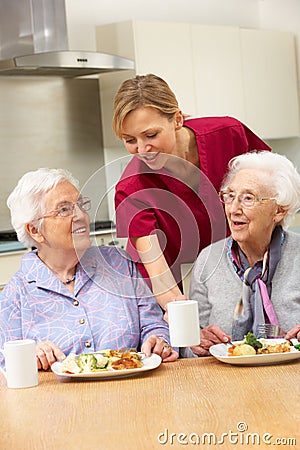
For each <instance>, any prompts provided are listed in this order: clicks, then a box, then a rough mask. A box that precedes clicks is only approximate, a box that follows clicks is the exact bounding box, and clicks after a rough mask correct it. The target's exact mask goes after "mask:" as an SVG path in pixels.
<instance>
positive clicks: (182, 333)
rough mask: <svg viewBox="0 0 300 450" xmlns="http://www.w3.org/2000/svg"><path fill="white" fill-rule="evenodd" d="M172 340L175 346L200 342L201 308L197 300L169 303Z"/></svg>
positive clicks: (186, 345) (187, 345) (188, 345)
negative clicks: (199, 308)
mask: <svg viewBox="0 0 300 450" xmlns="http://www.w3.org/2000/svg"><path fill="white" fill-rule="evenodd" d="M168 320H169V331H170V341H171V345H172V346H173V347H190V346H191V345H198V344H200V325H199V310H198V302H197V301H196V300H182V301H181V300H180V301H177V300H176V301H174V302H170V303H168Z"/></svg>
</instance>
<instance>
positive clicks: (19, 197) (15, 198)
mask: <svg viewBox="0 0 300 450" xmlns="http://www.w3.org/2000/svg"><path fill="white" fill-rule="evenodd" d="M62 181H68V182H69V183H71V184H73V185H74V186H75V187H76V189H78V187H79V182H78V180H77V179H76V178H74V177H73V175H72V174H71V173H70V172H69V171H68V170H64V169H48V168H41V169H37V170H35V171H31V172H27V173H26V174H25V175H23V176H22V177H21V178H20V180H19V182H18V184H17V186H16V187H15V189H14V190H13V191H12V193H11V194H10V195H9V197H8V199H7V206H8V207H9V209H10V213H11V223H12V226H13V227H14V229H15V231H16V233H17V237H18V240H19V241H20V242H22V244H23V245H24V246H25V247H33V246H35V245H36V243H35V242H34V240H33V239H32V238H31V236H30V235H29V234H28V232H27V230H26V225H27V224H28V223H32V222H34V220H35V219H37V218H38V217H40V216H42V215H43V214H44V213H45V211H44V210H43V198H44V195H45V194H46V193H47V192H48V191H49V190H50V189H52V188H54V187H55V186H56V185H57V184H58V183H61V182H62Z"/></svg>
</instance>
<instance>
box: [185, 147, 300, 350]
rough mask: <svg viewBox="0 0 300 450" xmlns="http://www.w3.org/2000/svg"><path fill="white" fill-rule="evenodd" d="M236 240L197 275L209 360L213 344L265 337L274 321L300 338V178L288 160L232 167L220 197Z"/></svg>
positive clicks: (249, 156)
mask: <svg viewBox="0 0 300 450" xmlns="http://www.w3.org/2000/svg"><path fill="white" fill-rule="evenodd" d="M220 200H221V201H222V202H223V203H224V205H225V213H226V217H227V220H228V224H229V227H230V231H231V236H230V237H229V238H227V239H225V240H222V241H219V242H217V243H214V244H212V245H210V246H209V247H206V248H205V249H204V250H202V252H201V253H200V255H199V256H198V258H197V260H196V262H195V265H194V268H193V273H192V279H191V289H190V298H192V299H195V300H197V301H198V302H199V317H200V327H201V343H200V345H198V346H195V347H192V348H191V349H192V351H193V353H194V355H198V356H205V355H207V354H208V353H209V347H210V346H211V345H213V344H217V343H222V342H228V341H229V340H230V339H231V340H241V339H243V338H244V335H245V334H247V333H248V332H253V333H254V334H256V335H257V333H258V325H260V324H265V323H271V324H275V325H278V326H279V327H280V328H281V329H282V330H284V333H283V334H284V335H285V338H286V339H291V338H293V337H297V338H298V340H300V325H299V324H300V277H299V267H300V234H296V233H293V232H291V231H287V228H288V226H289V224H290V223H291V221H292V220H293V218H294V216H295V213H296V212H297V210H298V209H299V208H300V175H299V173H298V172H297V170H296V168H295V167H294V165H293V164H292V163H291V161H289V160H288V159H287V158H286V157H285V156H282V155H279V154H276V153H270V152H264V151H262V152H250V153H246V154H244V155H240V156H237V157H235V158H233V159H232V160H231V161H230V162H229V170H228V173H227V175H226V176H225V178H224V180H223V183H222V188H221V192H220Z"/></svg>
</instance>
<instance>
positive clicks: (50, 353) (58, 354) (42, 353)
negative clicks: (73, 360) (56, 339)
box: [36, 341, 66, 370]
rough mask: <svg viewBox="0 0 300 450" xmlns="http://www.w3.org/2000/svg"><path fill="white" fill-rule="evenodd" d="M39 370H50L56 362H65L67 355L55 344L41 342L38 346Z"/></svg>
mask: <svg viewBox="0 0 300 450" xmlns="http://www.w3.org/2000/svg"><path fill="white" fill-rule="evenodd" d="M36 357H37V365H38V369H43V370H48V369H49V368H50V367H51V364H53V363H54V362H55V361H63V360H64V359H65V357H66V355H65V354H64V353H63V351H62V350H61V349H60V348H59V347H58V346H57V345H55V344H53V342H51V341H45V342H39V343H38V344H37V346H36Z"/></svg>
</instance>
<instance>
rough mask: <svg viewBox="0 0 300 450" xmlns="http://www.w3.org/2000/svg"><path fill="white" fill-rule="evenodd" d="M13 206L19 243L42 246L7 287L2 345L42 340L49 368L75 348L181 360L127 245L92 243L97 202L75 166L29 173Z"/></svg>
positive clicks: (0, 299)
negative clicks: (81, 186)
mask: <svg viewBox="0 0 300 450" xmlns="http://www.w3.org/2000/svg"><path fill="white" fill-rule="evenodd" d="M7 204H8V207H9V208H10V210H11V221H12V225H13V227H14V229H15V230H16V232H17V236H18V239H19V241H20V242H22V243H23V244H24V245H25V246H26V247H35V248H36V249H35V250H33V251H31V252H29V253H27V254H26V255H24V256H23V258H22V263H21V268H20V270H19V271H18V272H17V273H16V274H15V275H14V276H13V277H12V278H11V280H10V281H9V282H8V284H7V285H6V287H5V288H4V290H3V291H2V293H1V296H0V348H3V344H4V342H6V341H8V340H14V339H23V338H24V339H25V338H31V339H34V340H35V341H36V343H37V347H36V354H37V362H38V368H39V369H44V370H47V369H48V368H49V367H50V366H51V364H52V363H53V362H55V361H56V360H62V359H64V358H65V357H66V356H67V355H68V354H69V353H71V352H72V353H77V354H79V353H89V352H94V351H97V350H100V349H120V348H123V347H129V348H133V347H135V348H138V349H142V351H143V352H145V353H146V354H147V355H150V353H151V352H153V353H157V354H159V355H160V356H161V357H162V359H163V361H174V360H175V359H177V357H178V353H177V352H176V351H175V350H173V349H172V347H171V346H170V345H169V333H168V327H167V324H166V323H165V321H164V320H163V317H162V311H161V309H160V307H159V306H158V304H157V302H156V300H155V298H154V297H153V295H152V293H151V291H150V290H149V288H148V286H147V285H146V283H145V281H144V280H143V278H142V277H141V275H140V274H139V272H138V270H137V269H136V265H135V263H134V262H133V261H132V260H131V259H130V258H129V257H128V255H127V254H126V253H125V252H123V251H122V250H121V249H117V248H115V247H105V246H102V247H91V246H90V237H89V231H90V228H89V225H90V218H89V215H88V212H87V211H88V210H89V208H90V200H89V199H88V198H86V197H82V196H81V194H80V192H79V190H78V181H77V180H76V179H74V178H73V176H72V175H71V174H70V173H69V172H68V171H65V170H62V169H38V170H36V171H33V172H28V173H27V174H25V175H24V176H23V177H22V178H21V179H20V181H19V183H18V185H17V186H16V188H15V189H14V191H13V192H12V193H11V195H10V196H9V198H8V201H7ZM0 358H2V359H0V364H3V363H4V361H3V355H0Z"/></svg>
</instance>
